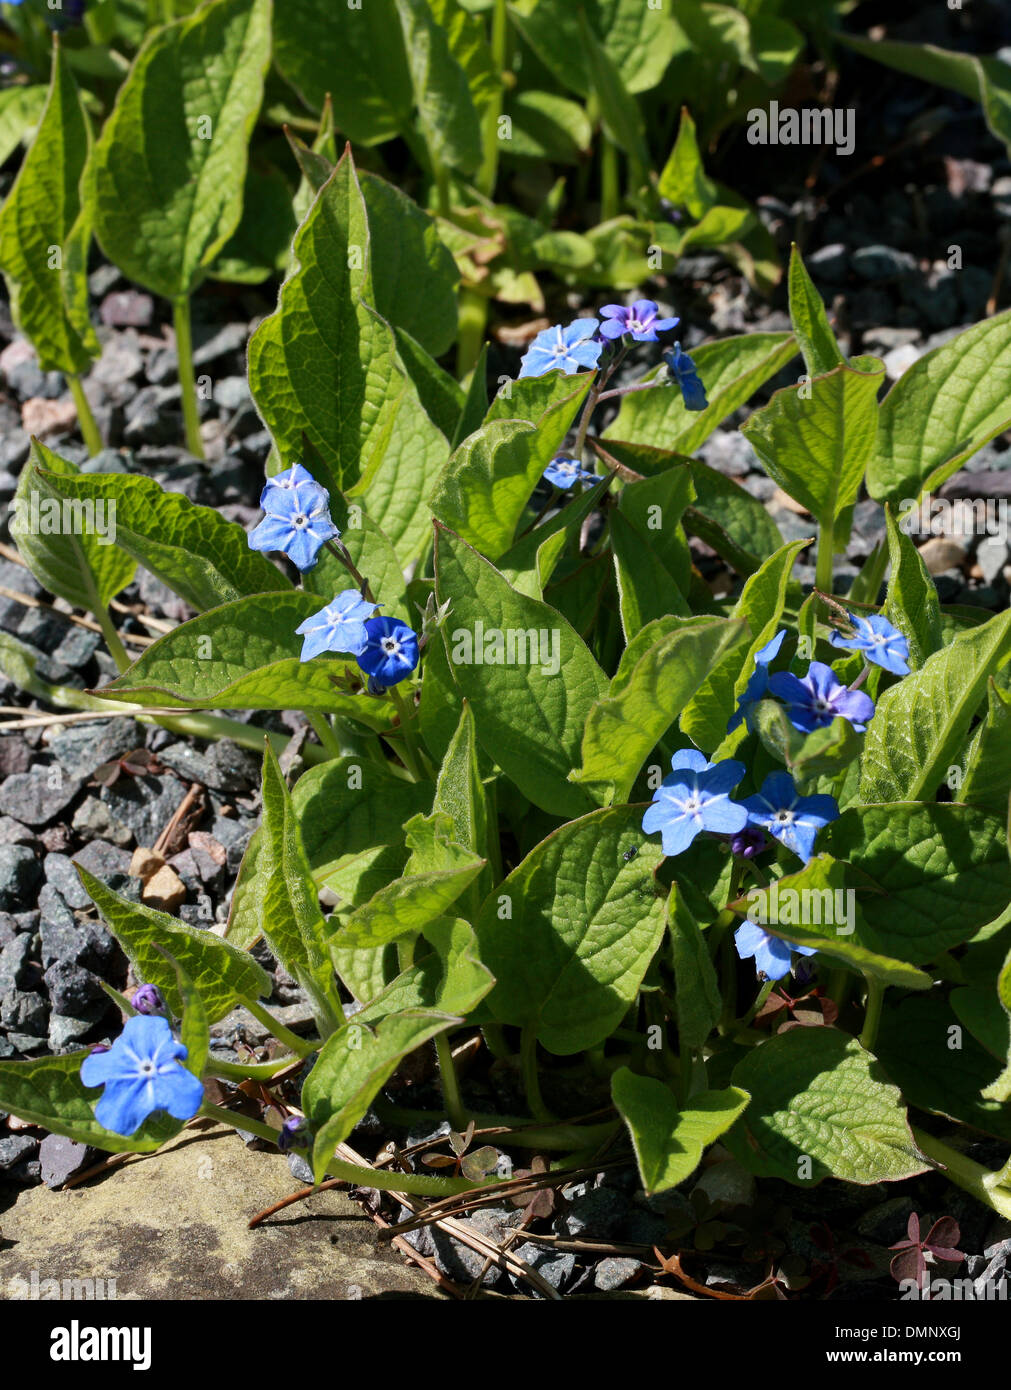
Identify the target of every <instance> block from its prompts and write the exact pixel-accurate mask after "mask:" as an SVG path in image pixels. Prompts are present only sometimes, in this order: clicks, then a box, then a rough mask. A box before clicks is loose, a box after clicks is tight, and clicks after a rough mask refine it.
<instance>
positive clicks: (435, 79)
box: [396, 0, 481, 174]
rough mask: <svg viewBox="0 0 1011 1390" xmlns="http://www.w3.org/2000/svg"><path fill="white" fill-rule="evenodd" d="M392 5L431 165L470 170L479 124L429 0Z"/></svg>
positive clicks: (476, 157)
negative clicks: (402, 41)
mask: <svg viewBox="0 0 1011 1390" xmlns="http://www.w3.org/2000/svg"><path fill="white" fill-rule="evenodd" d="M396 7H397V14H398V16H399V19H400V28H401V32H402V33H403V39H404V49H405V51H406V53H407V66H408V71H409V72H410V77H411V85H412V88H413V91H414V104H415V106H416V107H417V109H418V124H419V126H420V128H421V134H422V137H423V138H424V141H425V145H426V147H427V149H428V153H429V157H430V159H431V160H432V162H433V163H434V164H435V165H436V167H441V166H448V167H449V168H451V169H458V170H459V171H460V172H461V173H463V174H472V173H473V172H474V171H475V170H476V168H477V166H478V165H479V164H480V162H481V125H480V121H479V120H478V114H477V110H476V108H475V106H474V101H473V98H472V97H471V92H470V83H469V82H468V81H467V74H466V73H465V72H464V70H463V68H462V67H461V66H460V64H459V63H458V62H457V61H456V59H455V58H454V56H453V54H452V52H451V50H450V45H449V40H448V37H447V34H446V31H445V30H444V29H441V28H440V27H439V25H438V24H436V22H435V18H434V16H433V15H432V11H431V9H430V8H429V5H428V0H396Z"/></svg>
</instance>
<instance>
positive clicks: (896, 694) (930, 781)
mask: <svg viewBox="0 0 1011 1390" xmlns="http://www.w3.org/2000/svg"><path fill="white" fill-rule="evenodd" d="M1009 657H1011V614H1009V613H1002V614H999V615H998V616H996V617H993V618H991V619H989V621H988V622H986V623H984V624H983V626H982V627H977V628H971V629H969V630H968V631H966V632H962V633H959V635H958V636H957V637H956V638H955V639H954V640H953V641H952V642H951V643H949V645H948V646H946V647H943V648H942V649H941V651H939V652H935V653H934V655H933V656H930V657H928V658H927V660H926V661H925V662H924V664H923V666H922V667H921V668H920V669H919V671H914V672H913V673H912V674H911V675H908V676H905V677H903V679H902V680H901V681H899V683H898V684H897V685H893V686H891V687H890V689H888V690H886V691H885V693H884V694H883V695H882V696H880V698H879V699H878V703H877V709H876V710H875V713H874V718H873V719H872V720H871V722H870V723H869V724H868V726H867V735H866V740H865V743H864V757H863V767H862V776H861V781H860V795H861V798H862V799H863V800H864V801H903V800H908V801H915V800H918V799H920V798H923V797H930V796H933V795H934V793H935V792H936V790H937V788H938V786H939V785H940V784H941V782H942V781H943V780H944V778H945V776H946V775H947V771H948V768H949V767H950V766H952V764H953V763H954V762H955V758H956V756H957V754H958V753H959V751H960V749H961V748H962V745H963V743H964V741H965V736H966V734H967V733H968V731H969V725H970V723H971V721H972V719H973V716H974V715H975V714H976V712H977V710H978V709H979V706H980V704H981V703H982V702H983V700H984V698H985V695H986V683H987V680H988V678H989V677H990V676H991V675H993V674H995V673H996V672H997V671H998V670H1000V668H1001V667H1002V666H1003V665H1004V664H1005V662H1006V661H1007V660H1008V658H1009Z"/></svg>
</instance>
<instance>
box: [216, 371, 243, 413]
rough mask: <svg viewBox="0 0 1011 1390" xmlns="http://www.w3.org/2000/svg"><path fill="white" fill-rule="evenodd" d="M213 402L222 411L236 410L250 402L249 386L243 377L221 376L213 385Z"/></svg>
mask: <svg viewBox="0 0 1011 1390" xmlns="http://www.w3.org/2000/svg"><path fill="white" fill-rule="evenodd" d="M214 400H215V402H216V403H217V404H218V405H219V406H220V407H221V409H222V410H225V411H229V410H238V409H239V407H240V406H241V405H245V403H246V402H247V401H248V400H250V395H249V384H248V382H247V381H246V378H245V377H244V376H223V377H222V378H221V380H220V381H216V382H215V383H214Z"/></svg>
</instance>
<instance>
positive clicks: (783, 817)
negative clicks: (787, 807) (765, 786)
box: [776, 811, 793, 825]
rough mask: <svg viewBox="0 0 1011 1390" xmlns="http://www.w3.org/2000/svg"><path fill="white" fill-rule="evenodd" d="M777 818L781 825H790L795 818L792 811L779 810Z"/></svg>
mask: <svg viewBox="0 0 1011 1390" xmlns="http://www.w3.org/2000/svg"><path fill="white" fill-rule="evenodd" d="M776 820H777V822H778V823H779V824H780V825H789V824H790V823H791V822H792V820H793V812H792V811H777V812H776Z"/></svg>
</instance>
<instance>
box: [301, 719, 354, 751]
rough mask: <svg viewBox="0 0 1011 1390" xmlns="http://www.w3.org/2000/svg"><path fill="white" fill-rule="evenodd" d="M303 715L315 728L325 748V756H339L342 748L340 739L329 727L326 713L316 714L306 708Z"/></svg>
mask: <svg viewBox="0 0 1011 1390" xmlns="http://www.w3.org/2000/svg"><path fill="white" fill-rule="evenodd" d="M305 717H306V718H307V719H308V721H309V723H310V725H311V726H312V728H313V729H314V730H315V733H316V737H317V738H318V739H319V741H320V744H321V745H322V747H323V748H324V749H325V750H326V753H327V756H328V757H330V758H339V757H341V755H342V754H343V751H344V750H343V748H342V747H341V743H340V739H339V738H338V737H337V735H336V734H335V733H334V731H333V729H331V727H330V724H329V722H328V720H327V717H326V715H325V714H317V713H316V712H315V711H313V710H307V711H306V716H305Z"/></svg>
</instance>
